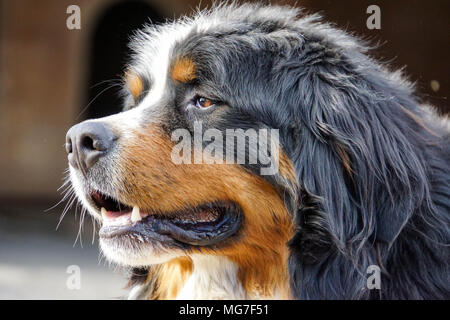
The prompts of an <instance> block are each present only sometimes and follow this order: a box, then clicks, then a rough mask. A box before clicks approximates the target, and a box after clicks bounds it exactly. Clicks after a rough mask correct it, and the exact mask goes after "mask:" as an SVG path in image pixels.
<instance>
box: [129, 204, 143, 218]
mask: <svg viewBox="0 0 450 320" xmlns="http://www.w3.org/2000/svg"><path fill="white" fill-rule="evenodd" d="M141 220H142V218H141V214H140V212H139V207H138V206H134V207H133V211H132V212H131V221H133V222H136V221H141Z"/></svg>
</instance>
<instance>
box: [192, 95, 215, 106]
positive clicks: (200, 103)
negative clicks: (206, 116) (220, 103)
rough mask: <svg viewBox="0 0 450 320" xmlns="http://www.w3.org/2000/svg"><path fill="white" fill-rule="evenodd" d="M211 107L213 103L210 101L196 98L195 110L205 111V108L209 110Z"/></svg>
mask: <svg viewBox="0 0 450 320" xmlns="http://www.w3.org/2000/svg"><path fill="white" fill-rule="evenodd" d="M213 105H214V103H213V102H212V101H211V100H209V99H207V98H203V97H198V98H196V99H195V106H196V107H197V108H203V109H205V108H209V107H211V106H213Z"/></svg>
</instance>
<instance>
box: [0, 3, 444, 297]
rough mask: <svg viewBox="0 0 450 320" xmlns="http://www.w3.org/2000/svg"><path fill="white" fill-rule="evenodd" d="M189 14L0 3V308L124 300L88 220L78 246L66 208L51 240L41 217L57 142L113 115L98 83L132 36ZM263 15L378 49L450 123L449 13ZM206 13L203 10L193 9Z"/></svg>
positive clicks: (49, 215) (48, 221)
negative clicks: (332, 30)
mask: <svg viewBox="0 0 450 320" xmlns="http://www.w3.org/2000/svg"><path fill="white" fill-rule="evenodd" d="M199 2H200V1H194V0H146V1H144V0H142V1H119V0H79V1H76V0H69V1H66V0H45V1H44V0H43V1H33V0H0V299H117V298H120V297H122V296H123V295H124V294H125V293H126V291H125V290H124V289H123V288H124V286H125V284H126V282H127V280H126V277H125V274H124V272H123V271H122V270H116V269H115V268H114V267H112V266H108V264H107V263H105V261H104V259H102V258H101V257H100V254H99V251H98V242H97V239H96V237H95V230H93V229H92V223H91V219H90V218H88V219H86V220H87V221H85V223H84V227H83V230H82V231H81V232H80V234H79V236H78V238H77V234H78V233H79V223H80V221H79V217H80V215H79V212H78V213H76V212H75V208H72V209H70V210H69V211H68V213H67V214H66V217H65V218H64V219H63V220H62V222H61V224H60V226H59V228H58V230H56V226H57V224H58V221H59V218H60V215H61V213H62V211H63V209H64V206H65V204H66V203H62V204H60V205H58V206H56V207H54V208H52V207H53V206H54V205H55V204H57V203H58V201H59V200H60V199H61V195H60V193H59V192H58V191H57V189H58V188H59V186H60V185H61V184H62V179H63V173H64V170H65V169H66V167H67V163H66V162H67V158H66V154H65V151H64V148H63V144H64V139H65V134H66V131H67V130H68V129H69V128H70V127H71V126H72V125H73V124H75V123H77V122H80V121H82V120H85V119H88V118H96V117H102V116H105V115H109V114H112V113H115V112H118V111H119V110H120V108H121V106H120V99H119V98H118V96H117V92H118V88H117V87H110V86H111V82H110V81H109V80H112V79H118V78H120V75H121V73H122V71H123V69H124V67H125V64H126V61H127V54H128V50H127V42H128V39H129V36H130V35H131V34H132V32H133V30H135V29H138V28H139V27H141V26H142V24H144V23H161V22H164V21H166V20H167V19H173V18H176V17H178V16H180V15H182V14H186V13H188V14H189V13H191V12H192V11H193V9H195V8H196V7H197V6H199ZM266 2H267V1H266ZM272 3H278V4H292V5H295V6H297V7H303V8H305V11H306V12H307V13H315V12H319V13H321V14H322V15H323V16H324V17H325V20H327V21H330V22H333V23H335V24H336V25H337V26H338V27H340V28H342V29H346V30H348V31H351V32H354V33H355V34H356V35H359V36H361V37H364V38H365V39H369V40H370V41H371V43H373V44H379V45H380V46H379V48H378V49H376V50H375V51H373V52H372V54H373V56H374V57H376V58H378V59H381V60H382V61H385V62H389V63H390V65H391V66H392V67H394V68H401V67H405V71H406V73H407V74H408V75H409V77H410V80H412V81H414V82H416V85H417V89H418V94H419V96H420V98H421V99H422V101H424V102H427V103H430V104H433V105H434V106H436V108H437V109H438V110H439V111H440V112H441V113H446V114H449V113H450V107H449V104H448V96H449V91H450V88H449V80H448V75H449V71H450V70H449V69H450V63H449V58H450V56H449V40H450V39H449V31H450V28H449V27H450V24H449V15H450V10H449V9H450V1H448V0H433V1H422V0H420V1H419V0H417V1H415V0H409V1H388V0H385V1H381V0H371V1H365V0H352V1H349V0H341V1H327V0H296V1H272ZM209 4H210V1H207V0H202V1H201V6H200V7H205V6H207V5H209ZM372 4H376V5H378V6H379V7H380V9H381V29H379V30H378V29H373V30H369V29H368V28H367V26H366V20H367V18H368V17H369V15H370V14H367V13H366V9H367V7H368V6H369V5H372ZM70 5H78V6H79V8H80V9H81V29H79V30H77V29H75V30H69V29H68V28H67V27H66V19H67V18H68V17H69V15H70V14H68V13H66V10H67V8H68V7H69V6H70ZM50 208H52V209H50ZM47 209H50V210H47ZM93 234H94V238H93ZM92 239H94V241H92ZM71 265H76V266H78V267H79V269H80V272H81V274H80V275H81V278H80V279H81V282H80V286H79V289H77V288H75V289H73V288H72V289H71V288H70V285H69V287H68V286H67V281H68V280H69V278H70V276H71V274H70V273H68V271H70V268H69V266H71ZM68 268H69V270H68Z"/></svg>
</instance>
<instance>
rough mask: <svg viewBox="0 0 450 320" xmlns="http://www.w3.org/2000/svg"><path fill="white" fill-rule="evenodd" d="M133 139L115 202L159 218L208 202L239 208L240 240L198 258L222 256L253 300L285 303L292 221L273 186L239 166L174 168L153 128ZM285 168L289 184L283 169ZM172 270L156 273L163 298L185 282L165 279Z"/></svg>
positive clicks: (164, 142) (167, 144)
mask: <svg viewBox="0 0 450 320" xmlns="http://www.w3.org/2000/svg"><path fill="white" fill-rule="evenodd" d="M133 136H135V138H134V139H133V141H128V142H127V143H125V144H126V145H124V146H123V153H122V155H121V162H120V164H119V167H120V171H121V172H124V175H123V184H124V185H125V186H126V188H124V192H123V194H122V197H121V199H119V200H120V201H122V202H124V203H132V204H136V205H138V206H139V207H140V208H143V209H144V210H145V209H146V210H148V211H160V212H166V211H173V210H180V209H183V208H186V207H189V206H196V205H198V204H200V203H204V202H207V201H216V200H224V201H226V200H231V201H234V202H235V203H238V204H239V205H240V206H241V208H242V210H243V211H244V222H243V226H242V228H241V230H240V231H239V234H238V235H236V237H234V240H229V241H226V242H225V243H224V244H223V245H221V246H219V247H217V248H215V250H209V249H206V248H201V249H199V250H198V251H197V253H199V252H203V253H207V254H211V255H220V256H225V257H227V258H228V259H230V260H231V261H233V262H234V263H236V265H237V266H238V268H239V275H238V276H239V279H240V280H241V282H242V285H243V286H244V288H245V289H246V290H247V293H248V294H249V295H251V296H268V297H270V296H272V295H274V294H277V296H280V297H284V298H288V297H289V296H290V294H289V284H288V270H287V257H288V249H287V246H286V243H287V241H288V240H289V239H290V238H291V237H292V235H293V232H294V230H293V224H292V218H291V217H290V215H289V214H288V212H287V210H286V207H285V205H284V203H283V200H282V199H281V198H280V196H279V195H278V193H277V192H276V190H275V189H274V188H273V187H272V185H271V184H269V183H268V182H267V181H265V180H264V179H262V178H261V177H258V176H255V175H254V174H252V173H250V172H248V171H246V170H245V169H243V168H242V167H241V166H239V165H226V164H203V165H195V164H192V165H190V164H181V165H176V164H174V163H173V162H172V160H171V157H170V153H171V150H172V146H173V142H172V141H170V140H169V138H168V137H167V135H165V134H163V133H161V132H160V131H159V130H157V129H156V127H153V128H152V129H147V132H135V133H133ZM149 151H150V152H149ZM283 168H284V169H283V170H284V171H286V172H285V173H286V175H287V176H288V177H289V178H290V179H293V173H292V172H291V169H290V168H289V166H288V165H287V163H285V165H283ZM176 270H177V268H175V267H173V266H170V263H169V264H168V265H167V266H164V267H161V268H160V273H159V279H158V282H159V284H160V285H162V286H171V285H172V286H174V287H165V288H164V289H161V297H173V296H176V292H177V291H179V289H180V286H179V285H178V284H179V283H182V282H183V281H182V280H183V279H185V278H186V277H183V278H182V279H179V280H178V281H175V282H176V283H177V284H176V285H175V284H174V281H169V279H168V278H171V277H174V276H173V275H171V274H174V273H177V272H178V271H176ZM184 270H189V268H188V267H185V268H184ZM185 274H187V273H186V272H185ZM163 292H164V294H163Z"/></svg>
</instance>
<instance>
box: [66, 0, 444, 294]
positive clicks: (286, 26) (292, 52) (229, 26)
mask: <svg viewBox="0 0 450 320" xmlns="http://www.w3.org/2000/svg"><path fill="white" fill-rule="evenodd" d="M367 47H368V46H367V45H366V44H365V43H363V42H362V41H360V40H358V39H355V38H354V37H353V36H350V35H348V34H346V33H345V32H343V31H341V30H338V29H336V28H335V27H333V26H330V25H329V24H327V23H324V22H322V21H321V19H320V17H318V16H317V15H303V14H302V13H301V12H300V11H299V10H297V9H294V8H291V7H284V6H265V5H258V4H246V5H233V4H231V5H219V6H216V7H214V8H213V9H209V10H206V11H201V12H198V13H196V14H195V15H194V16H193V17H192V18H182V19H180V20H177V21H175V22H172V23H167V24H164V25H158V26H154V25H151V26H147V27H145V28H144V29H143V30H142V31H139V32H138V33H137V34H136V35H135V36H134V38H133V40H132V43H131V48H132V51H133V54H132V57H131V59H130V63H129V65H128V67H127V70H126V72H125V74H124V81H123V83H124V85H123V87H124V89H123V92H124V94H125V98H124V106H123V107H124V110H123V112H121V113H118V114H114V115H112V116H108V117H104V118H100V119H94V120H87V121H84V122H82V123H79V124H77V125H75V126H73V127H72V128H71V129H70V130H69V131H68V133H67V137H66V150H67V153H68V160H69V164H70V165H69V169H70V181H71V185H72V187H73V189H74V190H75V193H76V195H77V196H78V198H79V200H80V202H81V203H82V205H83V206H84V207H85V208H87V210H88V211H89V213H90V214H91V215H92V216H93V217H94V218H95V219H96V220H98V221H99V222H100V224H101V229H100V230H99V238H100V240H99V241H100V247H101V250H102V252H103V254H104V255H105V256H106V257H107V259H108V260H110V261H112V262H113V263H117V264H118V265H121V266H125V267H127V268H129V269H130V271H131V280H130V286H131V290H130V298H137V299H434V298H440V299H448V298H450V281H449V274H450V273H449V249H448V248H449V235H450V233H449V211H450V197H449V196H450V136H449V125H448V121H447V120H446V119H442V118H439V117H438V116H436V115H435V113H434V112H433V111H432V109H431V108H430V107H427V106H424V105H421V103H420V102H419V100H418V98H417V97H416V96H415V95H414V90H413V87H412V85H411V84H409V83H408V82H407V81H406V80H405V79H404V78H403V76H402V75H401V74H400V72H392V71H389V70H388V69H387V68H386V67H385V66H383V65H381V64H380V63H378V62H376V61H374V60H373V59H371V58H370V57H369V56H368V55H367ZM238 133H241V134H240V135H239V134H238ZM262 133H264V134H262ZM233 134H234V136H233ZM230 135H231V136H232V138H231V139H228V138H229V136H230ZM235 138H236V139H235ZM241 138H242V139H241ZM239 139H240V140H239ZM235 141H236V143H233V142H235ZM239 141H240V142H239ZM180 146H181V147H180ZM255 155H256V156H255ZM233 160H234V161H233ZM266 160H269V161H266ZM263 169H268V170H266V172H264V171H263ZM269 169H272V170H269ZM376 271H379V279H378V282H377V281H375V282H374V283H375V285H373V284H374V283H372V286H371V283H370V282H371V281H372V280H373V279H375V280H377V279H376V278H373V277H374V276H376ZM371 277H372V278H373V279H370V278H371Z"/></svg>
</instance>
